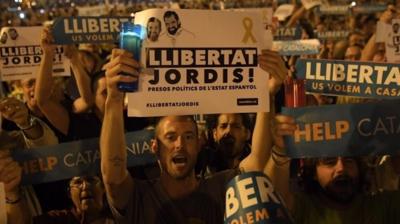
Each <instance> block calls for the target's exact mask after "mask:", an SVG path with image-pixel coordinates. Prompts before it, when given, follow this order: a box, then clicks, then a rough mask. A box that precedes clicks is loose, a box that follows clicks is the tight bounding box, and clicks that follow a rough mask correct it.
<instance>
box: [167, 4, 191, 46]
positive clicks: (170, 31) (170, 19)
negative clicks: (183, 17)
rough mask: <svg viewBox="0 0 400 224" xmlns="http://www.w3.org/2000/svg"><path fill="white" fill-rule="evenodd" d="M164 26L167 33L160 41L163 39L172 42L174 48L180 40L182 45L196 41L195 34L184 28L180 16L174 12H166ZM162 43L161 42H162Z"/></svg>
mask: <svg viewBox="0 0 400 224" xmlns="http://www.w3.org/2000/svg"><path fill="white" fill-rule="evenodd" d="M164 24H165V27H166V30H167V32H166V33H164V34H163V35H161V36H160V39H161V38H163V40H162V41H165V42H168V43H169V42H170V43H171V44H172V46H175V45H176V44H177V41H178V39H179V42H180V43H188V42H189V43H190V41H193V40H194V39H195V35H194V33H192V32H190V31H188V30H187V29H184V28H183V27H182V24H181V21H180V19H179V16H178V14H177V13H176V12H174V11H166V12H165V13H164ZM162 41H161V40H160V42H162ZM162 43H163V42H162Z"/></svg>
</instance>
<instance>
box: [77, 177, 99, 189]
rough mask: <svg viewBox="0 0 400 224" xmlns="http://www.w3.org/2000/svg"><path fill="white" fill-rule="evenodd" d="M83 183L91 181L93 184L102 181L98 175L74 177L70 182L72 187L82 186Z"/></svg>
mask: <svg viewBox="0 0 400 224" xmlns="http://www.w3.org/2000/svg"><path fill="white" fill-rule="evenodd" d="M83 183H89V184H91V185H96V184H99V183H101V180H100V178H98V177H74V178H72V179H71V181H70V182H69V186H70V187H76V188H82V186H83Z"/></svg>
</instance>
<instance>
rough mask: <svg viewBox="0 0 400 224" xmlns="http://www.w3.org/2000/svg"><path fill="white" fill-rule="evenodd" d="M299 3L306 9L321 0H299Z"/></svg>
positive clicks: (316, 4)
mask: <svg viewBox="0 0 400 224" xmlns="http://www.w3.org/2000/svg"><path fill="white" fill-rule="evenodd" d="M301 4H303V6H304V8H305V9H307V10H308V9H312V8H314V7H315V6H319V5H321V4H322V0H301Z"/></svg>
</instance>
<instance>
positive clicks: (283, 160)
mask: <svg viewBox="0 0 400 224" xmlns="http://www.w3.org/2000/svg"><path fill="white" fill-rule="evenodd" d="M273 123H274V127H273V129H272V130H273V133H272V134H273V136H274V143H275V145H274V146H273V147H272V154H271V156H270V158H269V160H268V162H267V165H266V167H265V169H264V173H265V174H266V175H267V176H268V177H269V178H270V180H271V181H272V184H273V185H274V187H275V189H276V190H277V191H278V192H279V193H280V194H281V195H282V197H283V199H284V201H285V202H286V204H287V206H288V208H289V209H291V208H292V205H293V194H292V192H291V191H290V188H289V165H290V159H289V158H288V157H287V156H286V151H285V149H284V148H285V147H284V143H283V136H284V135H292V134H293V133H294V131H295V129H296V124H295V122H294V119H293V118H292V117H288V116H285V115H277V116H275V118H274V122H273Z"/></svg>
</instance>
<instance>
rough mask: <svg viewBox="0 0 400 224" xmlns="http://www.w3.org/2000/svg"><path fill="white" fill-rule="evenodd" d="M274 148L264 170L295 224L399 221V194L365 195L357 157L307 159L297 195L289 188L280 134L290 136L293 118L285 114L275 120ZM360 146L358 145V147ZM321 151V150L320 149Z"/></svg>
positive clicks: (386, 223) (388, 222)
mask: <svg viewBox="0 0 400 224" xmlns="http://www.w3.org/2000/svg"><path fill="white" fill-rule="evenodd" d="M275 123H276V125H275V128H274V130H275V131H274V135H275V137H276V140H275V143H276V146H275V147H274V148H273V150H272V156H271V158H270V160H269V161H268V164H267V166H266V168H265V173H266V174H267V175H268V176H269V177H270V178H271V180H272V183H273V184H274V186H275V188H276V190H277V191H278V192H280V193H281V194H282V196H283V198H284V200H285V201H286V203H287V204H288V207H289V210H291V213H292V215H293V217H294V219H295V223H313V224H318V223H323V224H330V223H332V224H337V223H343V224H345V223H371V224H381V223H385V224H395V223H399V222H400V207H399V206H398V205H399V203H400V192H397V191H394V192H378V193H376V194H373V195H371V194H367V193H364V192H363V189H365V187H366V182H365V181H364V174H365V165H364V164H363V162H362V160H361V158H353V157H340V156H339V157H332V158H309V159H305V161H304V168H303V171H302V174H301V175H302V180H303V181H302V183H303V186H302V187H301V190H299V191H298V192H293V190H290V189H289V163H288V161H289V160H290V159H289V158H287V157H286V154H285V150H284V143H283V136H284V135H293V134H294V131H295V130H296V124H295V122H294V119H293V118H292V117H289V116H285V115H278V116H276V118H275ZM360 147H362V146H360ZM321 150H323V149H322V148H321Z"/></svg>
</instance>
